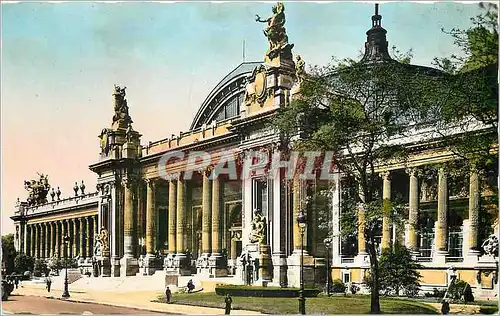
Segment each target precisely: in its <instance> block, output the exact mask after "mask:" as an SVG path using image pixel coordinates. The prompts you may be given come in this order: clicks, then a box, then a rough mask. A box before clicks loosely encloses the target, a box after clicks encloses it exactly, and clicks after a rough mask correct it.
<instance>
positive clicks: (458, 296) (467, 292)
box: [448, 280, 474, 303]
mask: <svg viewBox="0 0 500 316" xmlns="http://www.w3.org/2000/svg"><path fill="white" fill-rule="evenodd" d="M448 297H449V298H451V299H452V300H454V301H463V302H465V303H469V302H474V295H472V289H471V287H470V285H469V283H467V282H465V281H463V280H458V281H457V282H454V283H453V284H452V285H451V286H450V288H449V289H448Z"/></svg>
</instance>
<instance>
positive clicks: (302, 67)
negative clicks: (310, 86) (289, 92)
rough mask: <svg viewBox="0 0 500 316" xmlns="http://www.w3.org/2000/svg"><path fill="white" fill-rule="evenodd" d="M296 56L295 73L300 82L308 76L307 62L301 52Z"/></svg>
mask: <svg viewBox="0 0 500 316" xmlns="http://www.w3.org/2000/svg"><path fill="white" fill-rule="evenodd" d="M295 58H296V62H295V75H296V76H297V81H298V83H299V84H300V83H301V82H302V81H304V79H305V77H306V63H305V61H304V60H303V59H302V57H301V56H300V55H299V54H297V56H296V57H295Z"/></svg>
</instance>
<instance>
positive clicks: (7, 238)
mask: <svg viewBox="0 0 500 316" xmlns="http://www.w3.org/2000/svg"><path fill="white" fill-rule="evenodd" d="M15 257H16V248H15V247H14V234H8V235H4V236H2V266H5V269H6V273H7V274H10V273H12V272H13V271H14V258H15Z"/></svg>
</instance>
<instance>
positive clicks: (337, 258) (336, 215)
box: [329, 173, 342, 265]
mask: <svg viewBox="0 0 500 316" xmlns="http://www.w3.org/2000/svg"><path fill="white" fill-rule="evenodd" d="M332 185H333V193H332V233H333V237H332V252H331V253H330V254H329V255H330V256H331V258H332V260H331V263H332V265H339V264H341V258H342V254H341V250H342V248H341V246H342V244H341V243H342V238H341V227H340V210H341V192H342V186H341V181H340V174H338V173H337V174H336V175H335V179H334V180H333V184H332Z"/></svg>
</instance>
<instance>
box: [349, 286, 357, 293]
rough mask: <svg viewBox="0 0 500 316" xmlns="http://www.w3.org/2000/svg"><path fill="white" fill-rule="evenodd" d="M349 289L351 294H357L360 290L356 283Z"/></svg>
mask: <svg viewBox="0 0 500 316" xmlns="http://www.w3.org/2000/svg"><path fill="white" fill-rule="evenodd" d="M349 290H350V291H351V294H356V293H358V291H359V286H357V285H356V284H351V287H350V288H349Z"/></svg>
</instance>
